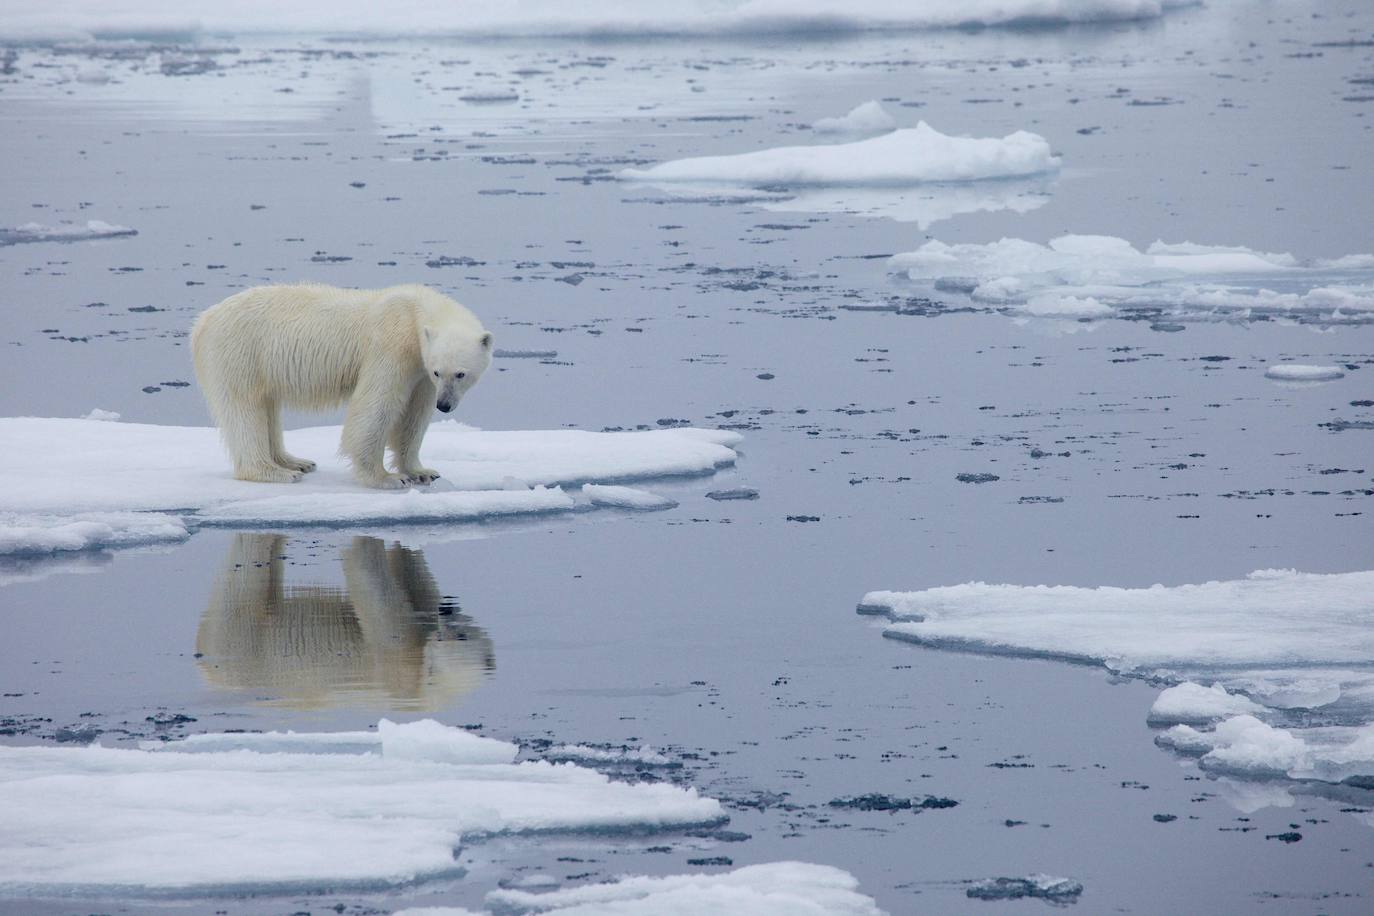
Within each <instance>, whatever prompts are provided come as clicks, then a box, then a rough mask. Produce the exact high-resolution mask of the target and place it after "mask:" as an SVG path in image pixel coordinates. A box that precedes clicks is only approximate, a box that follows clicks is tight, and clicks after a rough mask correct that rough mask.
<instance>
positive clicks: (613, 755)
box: [544, 744, 673, 767]
mask: <svg viewBox="0 0 1374 916" xmlns="http://www.w3.org/2000/svg"><path fill="white" fill-rule="evenodd" d="M544 757H545V759H547V760H573V761H577V762H579V763H590V764H598V763H615V764H638V765H642V766H655V767H663V766H669V765H671V764H672V763H673V761H672V758H669V757H665V756H663V755H662V754H660V753H659V752H658V751H656V750H654V749H653V748H652V747H650V746H649V745H647V744H645V745H643V746H641V747H638V748H629V747H626V748H600V747H588V746H587V745H585V744H559V745H555V746H554V747H551V748H549V749H548V750H547V751H545V752H544Z"/></svg>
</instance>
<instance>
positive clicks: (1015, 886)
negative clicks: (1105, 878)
mask: <svg viewBox="0 0 1374 916" xmlns="http://www.w3.org/2000/svg"><path fill="white" fill-rule="evenodd" d="M965 893H966V894H967V896H969V897H972V898H974V899H975V900H1019V899H1021V898H1022V897H1038V898H1040V899H1042V900H1049V901H1051V902H1055V903H1060V904H1063V903H1071V902H1074V901H1076V900H1077V899H1078V896H1079V895H1080V894H1082V893H1083V885H1082V884H1081V883H1079V882H1078V881H1075V880H1073V879H1072V878H1057V877H1055V876H1054V875H1027V876H1026V877H1024V878H986V879H984V880H982V881H975V882H974V883H973V886H972V887H970V888H969V889H968V890H967V891H966V892H965Z"/></svg>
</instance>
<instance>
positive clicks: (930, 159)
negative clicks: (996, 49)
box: [620, 121, 1059, 185]
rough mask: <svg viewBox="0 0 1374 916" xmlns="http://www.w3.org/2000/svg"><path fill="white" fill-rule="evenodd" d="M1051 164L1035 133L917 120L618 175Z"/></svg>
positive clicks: (915, 175)
mask: <svg viewBox="0 0 1374 916" xmlns="http://www.w3.org/2000/svg"><path fill="white" fill-rule="evenodd" d="M1058 168H1059V158H1058V157H1057V156H1054V155H1053V154H1052V153H1051V152H1050V145H1049V143H1048V142H1047V141H1046V140H1045V138H1044V137H1041V136H1039V135H1038V134H1032V133H1028V132H1026V131H1023V130H1022V131H1017V132H1016V133H1013V134H1009V135H1008V136H1006V137H1002V138H1000V139H997V138H981V139H975V138H972V137H951V136H947V135H945V134H942V133H940V132H939V131H937V130H935V129H934V128H932V127H930V126H929V125H928V124H926V123H925V122H924V121H922V122H921V123H920V124H918V125H916V126H915V127H912V128H906V129H904V130H895V131H893V132H892V133H889V134H885V135H883V136H881V137H873V138H870V139H868V140H857V141H855V142H853V143H837V144H831V145H822V146H783V147H777V148H775V149H765V150H758V151H757V152H752V153H740V154H738V155H734V156H703V157H699V158H695V159H677V160H673V161H671V162H664V163H662V164H660V165H656V166H653V167H652V168H648V169H623V170H622V171H621V172H620V177H621V178H626V179H632V180H637V181H653V182H665V181H688V182H692V181H700V182H734V183H739V184H746V185H910V184H915V183H920V182H927V181H976V180H979V179H986V178H1021V177H1026V176H1029V175H1038V174H1042V173H1045V172H1053V171H1055V170H1056V169H1058Z"/></svg>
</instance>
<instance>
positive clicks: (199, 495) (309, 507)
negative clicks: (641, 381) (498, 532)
mask: <svg viewBox="0 0 1374 916" xmlns="http://www.w3.org/2000/svg"><path fill="white" fill-rule="evenodd" d="M339 434H340V429H339V427H313V428H309V429H299V430H291V431H288V432H287V433H286V440H287V446H288V447H289V448H291V449H292V450H293V451H295V452H296V453H297V454H302V455H307V456H310V457H311V458H313V459H315V460H317V461H319V463H320V469H319V470H318V471H316V472H314V473H312V474H310V475H308V476H307V477H306V478H305V480H304V481H302V482H300V483H296V484H262V483H251V482H247V481H241V480H234V479H233V478H232V477H231V476H230V467H229V462H228V458H227V457H226V455H225V453H224V450H223V448H222V447H221V445H220V443H219V438H218V434H217V433H216V431H215V430H214V429H213V428H208V427H173V426H153V425H148V424H135V423H110V422H92V421H90V420H74V419H71V420H69V419H43V418H30V417H25V418H4V419H0V440H3V441H4V442H5V443H6V446H7V447H6V449H5V450H4V453H3V455H0V545H3V546H4V550H5V552H7V553H26V552H27V553H36V552H41V551H52V550H63V549H79V548H80V547H81V546H92V547H94V546H118V545H121V544H123V543H137V542H146V541H149V540H167V539H173V538H176V537H184V536H185V529H184V527H183V526H184V525H186V524H191V525H227V526H238V527H250V526H266V525H278V526H280V525H336V526H342V525H353V524H376V523H382V522H416V521H462V520H471V519H479V518H489V517H495V516H505V515H512V514H518V513H542V512H555V511H563V510H568V509H572V508H573V507H574V505H575V503H574V500H573V499H572V497H571V496H569V495H568V494H567V493H565V492H564V491H563V490H562V489H561V486H565V485H578V484H582V483H586V482H590V481H618V480H634V479H642V478H654V477H663V476H672V475H694V474H709V473H711V472H713V471H714V470H716V469H717V468H719V467H722V466H725V465H729V464H732V463H733V462H734V460H735V457H736V455H735V452H734V450H733V448H732V446H734V445H736V444H738V443H739V442H740V436H739V434H738V433H734V432H728V431H722V430H702V429H691V428H676V429H665V430H650V431H645V432H615V433H594V432H585V431H581V430H549V431H524V432H516V431H513V432H489V431H483V430H478V429H474V428H472V427H468V426H464V425H462V424H459V423H456V422H454V421H444V422H440V423H435V424H434V425H433V426H431V428H430V430H429V433H428V434H427V436H426V438H425V444H424V449H423V454H424V458H425V460H426V462H427V463H428V464H429V465H431V466H433V467H435V468H436V469H438V470H439V471H440V472H441V473H442V474H443V477H442V478H440V481H438V482H437V483H436V484H434V485H432V486H430V487H427V488H424V489H415V490H409V491H403V492H386V491H377V490H369V489H366V488H363V487H360V486H359V485H358V484H357V483H356V482H355V481H354V480H353V478H352V476H351V474H350V473H349V471H348V469H347V466H346V465H345V463H344V461H343V459H341V458H338V457H337V456H336V455H335V452H336V450H337V448H338V442H339ZM613 492H614V491H613ZM619 504H623V503H619ZM131 512H137V513H161V515H158V516H151V515H142V516H140V515H116V514H114V513H131ZM82 539H84V540H85V541H86V543H85V544H84V545H83V544H82V543H81V541H82Z"/></svg>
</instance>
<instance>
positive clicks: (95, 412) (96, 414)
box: [81, 407, 119, 422]
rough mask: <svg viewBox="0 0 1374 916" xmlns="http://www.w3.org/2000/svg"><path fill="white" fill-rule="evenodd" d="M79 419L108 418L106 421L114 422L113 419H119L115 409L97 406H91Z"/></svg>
mask: <svg viewBox="0 0 1374 916" xmlns="http://www.w3.org/2000/svg"><path fill="white" fill-rule="evenodd" d="M81 419H83V420H108V421H110V422H114V421H116V420H118V419H119V414H118V413H117V412H116V411H113V410H101V409H100V408H99V407H95V408H92V409H91V412H90V413H88V414H86V415H85V416H84V417H82V418H81Z"/></svg>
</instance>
